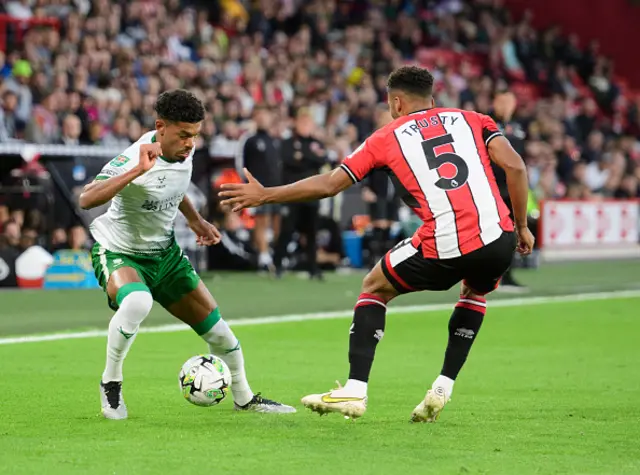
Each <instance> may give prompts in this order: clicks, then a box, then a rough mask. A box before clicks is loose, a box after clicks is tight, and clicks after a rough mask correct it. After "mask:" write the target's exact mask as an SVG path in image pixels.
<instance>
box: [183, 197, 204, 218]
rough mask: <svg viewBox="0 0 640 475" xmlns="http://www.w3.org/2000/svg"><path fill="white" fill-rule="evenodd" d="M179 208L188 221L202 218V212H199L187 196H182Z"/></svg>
mask: <svg viewBox="0 0 640 475" xmlns="http://www.w3.org/2000/svg"><path fill="white" fill-rule="evenodd" d="M178 209H179V210H180V212H181V213H182V214H183V215H184V217H185V218H186V219H187V221H195V220H197V219H199V218H200V213H198V211H197V210H196V208H195V207H194V206H193V203H192V202H191V200H190V199H189V198H188V197H187V196H185V197H184V198H182V201H181V202H180V206H178Z"/></svg>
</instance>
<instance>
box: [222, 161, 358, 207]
mask: <svg viewBox="0 0 640 475" xmlns="http://www.w3.org/2000/svg"><path fill="white" fill-rule="evenodd" d="M244 172H245V174H246V176H247V179H248V180H249V182H248V183H246V184H235V183H234V184H232V183H228V184H225V185H222V190H223V191H221V192H220V196H221V197H223V198H224V200H223V201H222V202H221V203H220V204H221V205H222V206H230V207H232V209H233V211H240V210H241V209H244V208H255V207H256V206H260V205H263V204H267V203H292V202H296V201H312V200H318V199H322V198H327V197H329V196H335V195H337V194H338V193H340V192H341V191H344V190H346V189H347V188H349V187H350V186H351V185H353V180H352V179H351V178H349V175H347V172H345V171H344V170H343V169H341V168H337V169H335V170H334V171H331V172H327V173H323V174H321V175H314V176H312V177H309V178H305V179H304V180H300V181H296V182H295V183H291V184H290V185H284V186H274V187H271V188H265V187H264V186H262V184H260V182H259V181H258V180H256V179H255V178H254V177H253V176H252V175H251V173H249V171H248V170H247V169H245V170H244Z"/></svg>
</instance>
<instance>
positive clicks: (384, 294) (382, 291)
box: [362, 268, 395, 302]
mask: <svg viewBox="0 0 640 475" xmlns="http://www.w3.org/2000/svg"><path fill="white" fill-rule="evenodd" d="M381 275H382V274H381V273H379V272H376V268H374V270H372V271H371V272H369V273H368V274H367V275H366V276H365V278H364V280H363V281H362V293H363V294H369V295H375V296H377V297H380V298H381V299H382V300H384V301H385V302H389V301H390V300H391V299H392V298H393V297H395V292H394V291H393V290H392V289H390V288H388V285H386V284H387V281H386V279H384V278H380V276H381Z"/></svg>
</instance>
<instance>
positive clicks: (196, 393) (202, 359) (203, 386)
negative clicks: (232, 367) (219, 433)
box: [178, 355, 231, 406]
mask: <svg viewBox="0 0 640 475" xmlns="http://www.w3.org/2000/svg"><path fill="white" fill-rule="evenodd" d="M178 379H179V381H180V391H182V395H183V396H184V398H185V399H186V400H187V401H189V402H190V403H191V404H195V405H196V406H215V405H216V404H220V403H221V402H222V401H223V400H224V398H225V397H226V396H227V392H229V387H230V386H231V372H230V371H229V367H228V366H227V365H226V363H225V362H224V361H222V360H221V359H220V358H218V357H217V356H214V355H198V356H194V357H193V358H189V359H188V360H187V362H186V363H185V364H183V365H182V369H181V370H180V376H179V377H178Z"/></svg>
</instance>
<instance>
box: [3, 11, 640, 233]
mask: <svg viewBox="0 0 640 475" xmlns="http://www.w3.org/2000/svg"><path fill="white" fill-rule="evenodd" d="M0 9H4V13H7V14H9V15H13V16H15V17H19V18H22V19H31V20H32V21H37V20H40V19H43V18H55V19H56V20H57V23H56V25H55V26H34V27H32V28H24V27H23V26H21V25H23V24H13V25H9V26H8V27H7V29H6V38H5V40H6V45H7V48H6V50H7V51H6V53H0V98H1V106H0V142H3V141H4V142H6V141H11V140H24V141H28V142H36V143H61V144H105V145H113V146H117V147H125V146H126V145H128V144H129V143H130V142H131V141H133V140H136V139H137V138H138V137H139V136H140V135H141V134H142V133H143V132H145V131H147V130H150V129H151V128H152V127H153V125H154V114H153V110H152V105H153V102H154V100H155V98H156V96H157V95H158V93H159V92H161V91H163V90H167V89H172V88H177V87H183V88H187V89H189V90H191V91H193V92H194V93H196V94H197V95H198V96H199V97H201V98H202V100H203V101H204V102H205V104H206V107H207V110H208V115H207V118H206V120H205V123H204V125H203V128H202V134H201V136H200V138H199V142H198V145H197V147H198V149H199V150H201V151H203V152H206V154H207V155H208V157H210V158H211V159H212V160H231V159H234V158H237V157H239V156H242V154H243V147H244V142H245V141H246V139H247V137H248V136H251V135H252V134H255V133H256V132H257V129H259V127H257V122H256V112H257V111H256V110H254V109H256V106H260V108H262V109H267V110H268V113H269V120H268V124H263V125H262V126H261V127H262V128H263V129H265V130H264V132H265V133H267V134H268V136H269V137H272V138H273V139H274V146H275V147H280V146H281V145H282V144H283V143H284V141H286V140H288V139H291V138H292V137H295V136H296V134H297V132H296V128H297V127H299V125H296V120H298V119H297V118H296V117H297V116H298V115H299V114H300V112H301V111H303V112H302V115H303V116H304V117H306V118H309V119H310V120H311V122H312V124H311V125H310V126H309V127H308V129H309V130H308V132H307V133H308V134H310V135H311V136H312V138H313V140H315V141H317V143H318V144H319V147H320V149H321V153H319V154H318V155H319V156H320V155H321V156H322V157H324V158H323V159H324V161H325V163H326V166H332V164H333V163H336V162H337V161H339V160H340V159H341V158H342V157H344V156H346V155H348V154H349V153H350V152H351V151H352V150H354V149H355V147H357V146H358V145H359V143H361V141H363V140H364V139H365V138H366V137H367V136H368V135H369V134H370V133H371V132H372V131H373V130H374V128H375V127H376V122H377V121H376V110H379V109H380V104H381V103H384V102H385V100H386V90H385V83H386V77H387V75H388V73H389V72H390V71H391V70H393V69H394V68H396V67H398V66H400V65H402V64H405V63H407V62H417V63H419V64H422V65H425V66H428V67H429V68H430V69H431V70H432V72H433V73H434V75H435V77H436V101H437V104H438V105H440V106H443V107H460V108H463V109H474V110H477V111H479V112H483V113H487V114H491V115H493V116H494V117H495V118H496V120H498V121H499V122H500V123H501V124H502V125H503V127H504V128H505V131H506V132H507V135H508V136H509V137H510V138H511V139H512V141H514V142H516V143H517V147H518V148H519V151H520V152H521V154H522V155H523V157H524V158H525V160H526V163H527V165H528V169H529V177H530V184H531V189H532V191H533V196H534V198H535V199H536V200H539V199H548V198H564V197H568V198H574V199H597V198H600V197H619V198H630V197H638V196H640V193H639V190H640V188H639V186H638V183H639V182H638V180H639V179H640V166H639V163H640V146H639V145H640V142H639V141H638V138H640V99H637V98H635V97H634V96H633V95H632V93H631V92H630V91H629V90H628V88H627V86H626V83H624V81H623V80H620V79H619V78H616V76H615V75H614V65H613V63H612V62H611V61H610V60H609V59H608V58H607V57H605V56H603V55H602V54H601V53H600V51H599V45H598V42H597V41H596V40H591V39H587V38H577V37H575V36H569V37H565V36H563V35H562V32H561V30H560V29H559V28H556V27H554V28H550V29H547V30H544V31H537V30H536V29H535V28H533V26H532V22H531V15H525V16H524V17H522V18H517V19H514V18H512V17H511V15H510V14H509V12H508V10H506V9H505V8H504V6H503V5H502V0H350V1H347V0H261V1H260V0H244V1H241V0H207V1H204V0H203V1H198V0H164V1H153V2H152V1H138V0H129V1H126V2H125V1H123V0H9V1H7V2H4V3H3V5H1V6H0ZM0 13H2V12H0ZM505 91H511V92H512V93H513V99H514V103H513V107H506V108H504V112H500V111H498V110H497V109H496V107H495V102H496V100H497V99H498V98H499V97H500V95H501V93H503V92H505ZM500 114H502V115H500ZM378 122H379V121H378ZM294 145H295V144H294ZM277 150H279V149H277ZM318 168H320V167H318ZM258 245H259V243H258Z"/></svg>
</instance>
